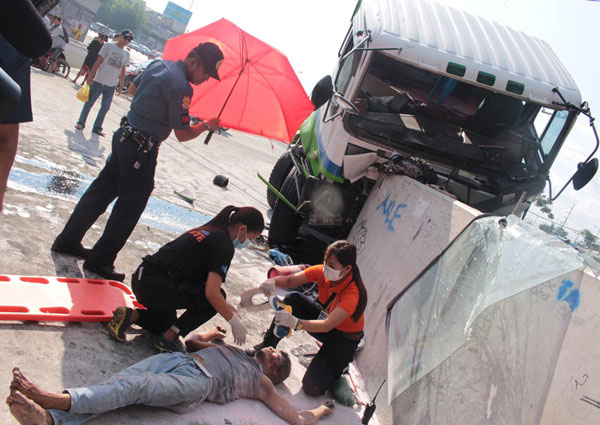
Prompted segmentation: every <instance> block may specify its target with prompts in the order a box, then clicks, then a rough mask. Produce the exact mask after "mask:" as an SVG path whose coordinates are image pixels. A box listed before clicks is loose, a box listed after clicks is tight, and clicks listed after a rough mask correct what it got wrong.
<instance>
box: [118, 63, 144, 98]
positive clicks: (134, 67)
mask: <svg viewBox="0 0 600 425" xmlns="http://www.w3.org/2000/svg"><path fill="white" fill-rule="evenodd" d="M151 62H152V61H147V62H141V63H139V62H132V63H130V64H129V65H127V68H126V69H125V78H124V79H123V89H122V90H121V92H122V93H127V90H129V86H130V85H131V83H132V82H133V80H135V78H136V77H137V76H138V75H140V74H141V73H142V72H144V70H145V69H146V67H147V66H148V65H149V64H150V63H151ZM117 90H119V88H118V87H117Z"/></svg>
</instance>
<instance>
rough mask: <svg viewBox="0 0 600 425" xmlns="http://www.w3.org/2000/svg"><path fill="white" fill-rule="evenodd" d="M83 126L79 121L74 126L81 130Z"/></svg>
mask: <svg viewBox="0 0 600 425" xmlns="http://www.w3.org/2000/svg"><path fill="white" fill-rule="evenodd" d="M84 127H85V126H84V125H83V124H79V123H77V124H75V128H76V129H77V130H83V128H84Z"/></svg>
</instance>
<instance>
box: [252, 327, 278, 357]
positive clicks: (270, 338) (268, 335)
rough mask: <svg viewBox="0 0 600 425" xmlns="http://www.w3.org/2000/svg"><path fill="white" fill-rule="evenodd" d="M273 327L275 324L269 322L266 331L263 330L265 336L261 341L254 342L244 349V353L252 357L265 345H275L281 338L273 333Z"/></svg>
mask: <svg viewBox="0 0 600 425" xmlns="http://www.w3.org/2000/svg"><path fill="white" fill-rule="evenodd" d="M274 328H275V324H274V323H271V327H270V328H269V330H268V331H267V332H265V336H264V338H263V340H262V342H261V343H259V344H256V345H255V346H254V347H250V348H246V349H244V353H246V355H247V356H249V357H254V355H255V354H256V352H257V351H260V350H262V349H263V348H265V347H273V348H275V347H277V344H279V341H281V338H278V337H277V336H276V335H275V334H274V333H273V329H274Z"/></svg>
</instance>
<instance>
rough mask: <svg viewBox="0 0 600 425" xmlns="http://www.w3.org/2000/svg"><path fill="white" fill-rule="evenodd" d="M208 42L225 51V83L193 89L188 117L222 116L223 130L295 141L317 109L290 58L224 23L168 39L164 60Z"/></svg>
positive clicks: (212, 82) (222, 72)
mask: <svg viewBox="0 0 600 425" xmlns="http://www.w3.org/2000/svg"><path fill="white" fill-rule="evenodd" d="M208 41H210V42H212V43H215V44H216V45H217V46H219V48H220V49H221V51H222V52H223V56H224V60H223V62H222V64H221V67H220V68H219V76H220V78H221V82H219V81H216V80H214V79H212V78H211V79H209V80H208V81H206V82H204V83H202V84H200V85H198V86H194V97H193V98H192V104H191V106H190V113H191V114H193V115H197V116H199V117H202V118H210V117H216V116H219V114H220V118H221V125H222V126H223V127H229V128H235V129H237V130H241V131H245V132H248V133H252V134H258V135H261V136H265V137H269V138H272V139H277V140H281V141H284V142H289V141H290V140H292V138H293V137H294V134H295V133H296V130H298V128H299V127H300V124H302V122H303V121H304V120H305V119H306V117H308V115H310V113H311V112H312V111H313V110H314V106H313V104H312V103H311V101H310V99H309V98H308V96H307V95H306V92H305V91H304V89H303V88H302V85H301V84H300V81H299V80H298V77H296V74H295V73H294V70H293V69H292V66H291V65H290V63H289V61H288V59H287V58H286V57H285V56H284V55H283V54H282V53H281V52H279V51H278V50H277V49H275V48H273V47H271V46H269V45H268V44H266V43H264V42H262V41H261V40H259V39H258V38H256V37H254V36H252V35H250V34H248V33H247V32H245V31H243V30H242V29H240V28H238V27H237V26H236V25H234V24H233V23H231V22H229V21H228V20H226V19H221V20H219V21H216V22H214V23H212V24H210V25H207V26H205V27H203V28H200V29H197V30H195V31H193V32H190V33H188V34H183V35H180V36H178V37H175V38H172V39H170V40H168V41H167V44H166V45H165V49H164V52H163V58H164V59H169V60H179V59H185V57H186V56H187V54H188V53H189V52H190V50H192V49H193V48H194V47H196V46H197V45H198V44H199V43H205V42H208ZM229 96H230V97H229ZM221 111H222V112H221Z"/></svg>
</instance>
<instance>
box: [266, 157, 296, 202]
mask: <svg viewBox="0 0 600 425" xmlns="http://www.w3.org/2000/svg"><path fill="white" fill-rule="evenodd" d="M290 155H291V153H290V152H286V153H284V154H283V155H281V156H280V157H279V159H278V160H277V162H276V163H275V165H274V166H273V170H271V175H270V176H269V183H270V184H271V185H273V187H274V188H275V189H277V190H278V191H280V192H281V188H282V187H283V183H284V182H285V179H286V178H287V176H288V175H289V174H290V171H291V170H292V168H293V167H294V163H293V162H292V158H291V157H290ZM277 199H279V198H278V197H277V195H275V194H274V193H273V192H272V191H271V190H270V189H269V188H267V202H268V204H269V206H270V207H271V208H275V203H276V201H277ZM288 209H289V207H288Z"/></svg>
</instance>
